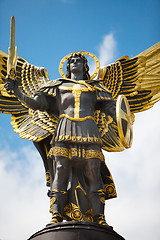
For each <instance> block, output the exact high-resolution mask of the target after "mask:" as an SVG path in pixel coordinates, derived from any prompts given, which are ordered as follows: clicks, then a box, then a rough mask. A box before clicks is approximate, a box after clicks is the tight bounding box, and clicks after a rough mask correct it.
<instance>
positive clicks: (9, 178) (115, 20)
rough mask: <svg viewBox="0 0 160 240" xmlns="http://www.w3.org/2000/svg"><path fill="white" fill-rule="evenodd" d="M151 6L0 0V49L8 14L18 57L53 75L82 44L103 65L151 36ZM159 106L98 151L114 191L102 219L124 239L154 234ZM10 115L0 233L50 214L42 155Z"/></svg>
mask: <svg viewBox="0 0 160 240" xmlns="http://www.w3.org/2000/svg"><path fill="white" fill-rule="evenodd" d="M159 9H160V1H158V0H152V1H151V0H145V1H144V0H141V1H138V0H135V1H126V0H122V1H118V0H117V1H108V0H99V1H96V0H92V1H91V0H88V1H87V0H32V1H31V0H28V1H22V0H21V1H19V0H14V1H11V0H0V36H1V37H0V50H2V51H4V52H6V53H7V51H8V46H9V30H10V18H11V16H12V15H14V16H15V19H16V45H17V48H18V56H20V57H22V58H24V59H25V60H27V61H28V62H29V63H31V64H34V65H36V66H41V67H45V68H47V70H48V72H49V77H50V79H56V78H58V77H60V74H59V71H58V67H59V63H60V61H61V59H62V58H63V57H64V56H65V55H67V54H68V53H70V52H73V51H78V50H84V51H89V52H91V53H93V54H95V55H96V56H97V57H98V58H99V59H100V62H101V64H102V65H105V64H106V65H107V64H109V63H111V62H114V61H115V60H117V59H118V58H120V57H122V56H124V55H129V56H130V57H133V56H136V55H137V54H139V53H140V52H142V51H144V50H145V49H147V48H149V47H151V46H152V45H154V44H155V43H157V42H158V41H159V39H160V30H159V22H160V15H159ZM159 106H160V103H157V104H156V105H155V106H154V107H153V109H151V110H148V111H146V112H144V113H140V114H137V115H136V122H135V124H134V141H133V146H132V148H131V149H130V150H127V151H124V152H122V153H106V154H105V155H106V160H107V164H108V166H109V168H110V170H111V172H112V175H113V178H114V180H115V183H116V186H117V191H118V198H117V199H114V200H111V201H108V202H107V203H106V219H107V221H108V223H109V224H111V225H113V227H114V229H115V230H116V231H117V232H119V233H120V234H122V235H123V236H124V237H125V238H126V239H129V240H132V239H138V240H140V239H146V240H150V239H155V240H156V239H159V238H160V230H159V228H158V224H159V222H160V217H159V216H160V207H159V201H160V194H159V193H158V189H159V187H160V177H159V173H158V169H159V168H160V163H159V154H160V150H159V142H160V141H159V140H160V137H159V136H160V126H159V117H160V111H159ZM10 121H11V120H10V116H9V115H5V114H0V189H1V205H0V229H1V230H0V239H2V240H4V239H5V240H26V239H27V237H29V236H30V235H31V234H32V233H34V232H35V231H38V230H39V229H41V228H43V227H44V226H45V224H46V223H48V222H49V221H50V215H49V213H48V209H49V200H48V199H47V197H46V192H47V189H46V188H45V179H44V170H43V165H42V161H41V159H40V157H39V156H38V154H37V153H36V151H35V149H34V147H33V146H32V143H31V142H29V141H28V140H23V139H20V138H19V136H18V134H16V133H14V132H13V128H12V126H11V125H10ZM18 224H20V226H21V227H20V228H21V231H20V232H19V230H17V229H18ZM8 229H10V231H8ZM135 229H137V231H136V233H135ZM153 234H154V235H153ZM151 236H152V237H151Z"/></svg>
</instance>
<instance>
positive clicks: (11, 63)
mask: <svg viewBox="0 0 160 240" xmlns="http://www.w3.org/2000/svg"><path fill="white" fill-rule="evenodd" d="M16 65H17V47H16V46H15V18H14V16H12V17H11V28H10V46H9V48H8V59H7V75H8V76H9V77H10V79H13V80H14V79H15V78H16Z"/></svg>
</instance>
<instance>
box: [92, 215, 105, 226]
mask: <svg viewBox="0 0 160 240" xmlns="http://www.w3.org/2000/svg"><path fill="white" fill-rule="evenodd" d="M93 222H96V223H98V224H101V225H104V226H108V224H107V223H106V220H105V217H104V214H97V215H95V216H94V218H93Z"/></svg>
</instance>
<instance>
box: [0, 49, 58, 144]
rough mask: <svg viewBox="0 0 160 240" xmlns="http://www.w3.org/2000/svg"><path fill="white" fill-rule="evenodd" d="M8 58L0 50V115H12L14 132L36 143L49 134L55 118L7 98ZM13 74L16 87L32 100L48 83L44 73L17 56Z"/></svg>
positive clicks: (9, 96) (51, 132)
mask: <svg viewBox="0 0 160 240" xmlns="http://www.w3.org/2000/svg"><path fill="white" fill-rule="evenodd" d="M7 57H8V55H7V54H6V53H4V52H2V51H0V112H1V113H9V114H12V116H11V119H12V122H11V123H12V125H13V128H14V131H15V132H17V133H19V136H20V137H21V138H26V139H29V140H32V141H35V142H39V141H41V140H43V139H45V138H47V137H48V136H49V135H51V134H53V132H54V130H55V126H56V122H57V117H56V116H54V115H49V114H47V113H45V112H40V111H33V110H31V109H29V108H28V107H27V106H25V105H24V104H22V103H21V102H20V101H19V100H18V99H17V98H16V97H15V96H14V95H9V94H8V93H7V90H6V89H5V87H4V84H5V77H6V75H7ZM16 75H17V79H18V83H19V88H20V89H21V91H22V92H24V93H25V94H27V95H28V96H31V97H33V96H34V95H35V93H36V92H37V91H38V90H39V88H40V87H42V85H43V84H44V83H46V82H47V81H49V80H48V72H47V70H46V69H45V68H40V67H36V66H33V65H31V64H29V63H28V62H27V61H26V60H24V59H23V58H20V57H18V60H17V67H16Z"/></svg>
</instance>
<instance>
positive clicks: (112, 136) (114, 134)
mask: <svg viewBox="0 0 160 240" xmlns="http://www.w3.org/2000/svg"><path fill="white" fill-rule="evenodd" d="M94 118H95V122H96V124H97V126H98V129H99V132H100V134H101V138H102V142H103V146H102V148H103V149H104V150H106V151H107V152H121V151H123V150H124V149H125V147H124V146H123V144H122V142H121V140H120V138H119V134H118V128H117V125H116V123H115V122H114V121H113V119H112V118H111V117H110V116H106V115H105V113H102V112H101V111H100V110H97V111H96V112H95V114H94Z"/></svg>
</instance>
